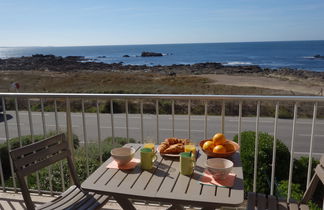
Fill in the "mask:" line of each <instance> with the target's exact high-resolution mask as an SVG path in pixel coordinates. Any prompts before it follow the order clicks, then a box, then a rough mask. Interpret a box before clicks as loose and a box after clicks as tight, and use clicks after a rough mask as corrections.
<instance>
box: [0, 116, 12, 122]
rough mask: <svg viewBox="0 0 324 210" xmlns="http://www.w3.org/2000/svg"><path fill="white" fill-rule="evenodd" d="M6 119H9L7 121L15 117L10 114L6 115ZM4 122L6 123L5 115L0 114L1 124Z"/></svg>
mask: <svg viewBox="0 0 324 210" xmlns="http://www.w3.org/2000/svg"><path fill="white" fill-rule="evenodd" d="M6 117H7V120H10V119H12V118H13V116H12V115H10V114H6ZM3 121H4V114H0V122H3Z"/></svg>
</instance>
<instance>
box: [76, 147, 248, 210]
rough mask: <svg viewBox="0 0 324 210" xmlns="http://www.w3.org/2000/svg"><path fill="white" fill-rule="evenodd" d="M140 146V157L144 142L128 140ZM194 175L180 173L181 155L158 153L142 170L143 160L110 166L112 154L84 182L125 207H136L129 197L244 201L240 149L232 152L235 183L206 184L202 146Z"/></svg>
mask: <svg viewBox="0 0 324 210" xmlns="http://www.w3.org/2000/svg"><path fill="white" fill-rule="evenodd" d="M125 147H133V148H135V150H136V153H135V157H136V158H138V159H140V148H141V147H142V145H141V144H127V145H125ZM197 156H198V158H197V163H196V167H195V170H194V173H193V175H192V176H184V175H181V174H180V163H179V158H167V157H162V156H160V154H157V160H156V161H155V163H154V167H153V169H152V170H150V171H146V170H142V169H141V166H140V164H139V165H137V166H136V167H135V168H134V169H132V170H119V169H111V168H106V166H107V165H108V164H109V163H110V162H111V161H113V159H112V158H109V159H108V160H107V161H106V162H104V163H103V164H102V165H101V166H100V167H99V168H98V169H97V170H96V171H95V172H94V173H92V174H91V175H90V176H89V177H88V178H87V179H86V180H85V181H84V182H83V183H82V185H81V187H82V188H83V189H84V190H86V191H91V192H96V193H100V194H104V195H111V196H113V197H114V198H115V199H116V201H117V202H118V203H119V205H120V206H121V207H122V208H123V209H135V208H134V206H133V205H132V203H131V202H130V201H129V199H139V200H146V201H159V202H163V203H169V204H171V205H172V207H173V208H181V206H183V205H192V206H196V207H204V208H212V209H214V208H218V207H220V206H238V205H240V204H242V203H243V199H244V189H243V172H242V164H241V160H240V155H239V153H235V154H234V155H233V156H231V157H230V158H228V159H230V160H232V161H233V162H234V168H233V171H232V172H234V173H235V174H236V179H235V183H234V185H233V187H231V188H224V187H217V186H209V185H202V184H200V183H199V177H200V176H201V175H202V174H203V171H204V168H205V166H204V164H205V161H206V159H207V156H206V155H205V153H203V152H202V151H201V150H200V149H199V151H198V153H197Z"/></svg>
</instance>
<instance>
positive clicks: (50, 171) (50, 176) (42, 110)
mask: <svg viewBox="0 0 324 210" xmlns="http://www.w3.org/2000/svg"><path fill="white" fill-rule="evenodd" d="M40 102H41V113H42V124H43V135H44V138H46V135H47V131H46V121H45V113H44V100H43V98H41V99H40ZM48 179H49V188H50V191H51V195H52V196H53V195H54V194H53V184H52V167H51V166H48Z"/></svg>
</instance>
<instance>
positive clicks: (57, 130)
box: [54, 100, 65, 192]
mask: <svg viewBox="0 0 324 210" xmlns="http://www.w3.org/2000/svg"><path fill="white" fill-rule="evenodd" d="M54 114H55V130H56V133H59V131H60V127H59V123H58V115H57V101H56V100H54ZM60 174H61V185H62V190H63V192H64V191H65V184H64V183H65V182H64V174H63V161H60Z"/></svg>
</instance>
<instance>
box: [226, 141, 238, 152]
mask: <svg viewBox="0 0 324 210" xmlns="http://www.w3.org/2000/svg"><path fill="white" fill-rule="evenodd" d="M223 146H224V147H225V149H226V151H227V152H232V151H234V150H235V147H234V145H233V144H231V143H230V142H229V141H226V142H225V144H223Z"/></svg>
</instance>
